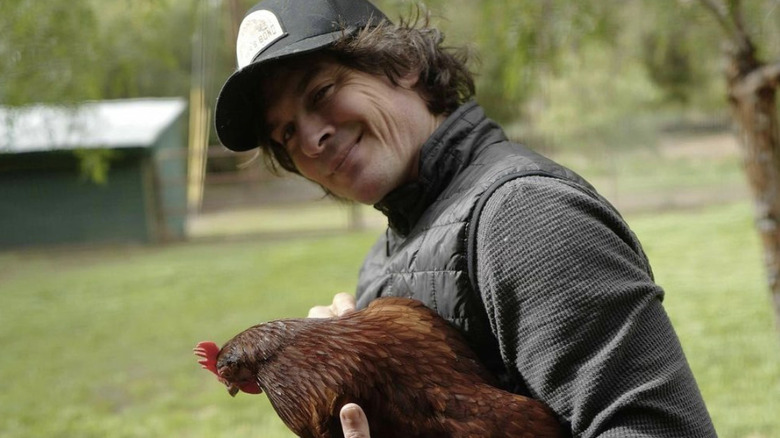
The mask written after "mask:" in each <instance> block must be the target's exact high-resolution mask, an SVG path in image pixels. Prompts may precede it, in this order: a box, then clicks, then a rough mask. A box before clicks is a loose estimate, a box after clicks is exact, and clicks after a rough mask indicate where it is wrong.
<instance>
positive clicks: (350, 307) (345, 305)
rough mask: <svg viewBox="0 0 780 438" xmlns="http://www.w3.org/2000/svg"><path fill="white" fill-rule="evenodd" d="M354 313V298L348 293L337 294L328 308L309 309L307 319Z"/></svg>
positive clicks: (316, 307)
mask: <svg viewBox="0 0 780 438" xmlns="http://www.w3.org/2000/svg"><path fill="white" fill-rule="evenodd" d="M354 311H355V297H354V296H353V295H350V294H348V293H344V292H342V293H338V294H336V296H334V297H333V303H331V305H330V306H315V307H312V308H311V309H309V318H331V317H334V316H342V315H346V314H347V313H350V312H354Z"/></svg>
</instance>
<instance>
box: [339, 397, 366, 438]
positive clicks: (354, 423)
mask: <svg viewBox="0 0 780 438" xmlns="http://www.w3.org/2000/svg"><path fill="white" fill-rule="evenodd" d="M340 416H341V427H342V429H344V438H369V437H370V435H369V433H368V418H366V414H365V413H363V409H361V408H360V406H358V405H356V404H354V403H347V404H346V405H344V407H342V408H341V413H340Z"/></svg>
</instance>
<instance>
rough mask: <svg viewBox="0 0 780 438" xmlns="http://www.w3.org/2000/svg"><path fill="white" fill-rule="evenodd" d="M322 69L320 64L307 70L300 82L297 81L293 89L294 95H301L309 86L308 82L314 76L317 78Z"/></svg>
mask: <svg viewBox="0 0 780 438" xmlns="http://www.w3.org/2000/svg"><path fill="white" fill-rule="evenodd" d="M323 69H324V67H323V65H322V63H317V64H314V66H312V68H310V69H308V70H307V71H306V73H304V74H303V76H301V80H300V81H298V85H297V86H296V87H295V92H296V93H303V92H304V91H306V87H308V86H309V82H311V81H312V79H314V77H315V76H317V75H318V74H319V73H320V72H321V71H322V70H323Z"/></svg>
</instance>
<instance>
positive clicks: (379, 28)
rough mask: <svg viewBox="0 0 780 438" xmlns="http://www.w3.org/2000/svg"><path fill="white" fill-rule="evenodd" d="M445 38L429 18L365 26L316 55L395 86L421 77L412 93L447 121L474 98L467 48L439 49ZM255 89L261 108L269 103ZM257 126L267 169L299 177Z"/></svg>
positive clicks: (301, 64)
mask: <svg viewBox="0 0 780 438" xmlns="http://www.w3.org/2000/svg"><path fill="white" fill-rule="evenodd" d="M443 42H444V34H443V33H442V32H441V31H439V30H438V29H436V28H434V27H432V26H430V21H429V17H428V15H427V14H426V15H422V16H421V15H420V14H418V15H417V17H416V18H414V19H412V20H400V21H399V23H398V24H392V23H390V22H387V21H385V22H382V23H380V24H378V25H375V26H372V25H369V26H366V27H364V28H362V29H360V30H358V31H356V32H354V33H352V34H350V35H345V37H344V38H342V39H340V40H339V41H337V42H335V43H334V44H333V45H331V46H329V47H327V48H325V49H322V50H321V51H319V52H317V53H322V54H325V55H330V56H333V57H334V58H335V59H336V60H338V61H339V62H341V63H343V64H344V65H346V66H347V67H350V68H353V69H355V70H359V71H362V72H365V73H369V74H374V75H384V76H386V77H387V78H388V79H389V80H390V81H391V82H392V83H393V84H396V85H397V84H398V83H399V80H400V79H401V78H403V77H405V76H406V75H408V74H409V73H411V72H415V71H419V80H418V82H417V85H416V89H417V91H418V93H420V96H421V97H422V98H423V99H424V100H425V101H426V103H427V106H428V109H429V110H430V111H431V112H432V113H433V114H435V115H441V114H444V115H448V114H450V113H452V112H453V111H455V109H456V108H458V107H459V106H460V105H461V104H463V103H465V102H466V101H468V100H469V99H471V98H472V97H473V96H474V92H475V90H474V76H473V74H472V72H471V71H470V70H469V68H468V66H467V64H468V62H469V60H470V58H471V54H470V53H469V51H468V50H467V49H466V48H451V47H445V46H443ZM307 59H308V57H307V56H306V55H303V56H302V57H292V58H287V59H284V60H281V61H278V62H276V63H274V64H273V65H272V66H269V68H266V69H264V70H265V71H264V72H263V77H264V78H263V79H262V80H261V81H259V83H266V84H267V83H274V80H275V79H277V78H279V77H282V76H283V75H285V74H286V72H289V71H290V70H292V69H296V68H306V67H308V65H307V64H306V62H307ZM261 88H262V87H259V86H258V93H260V95H259V96H258V101H259V102H268V101H273V97H272V96H269V95H267V93H268V91H266V92H265V93H264V92H263V90H262V89H261ZM259 119H260V121H259V123H258V126H257V132H258V142H259V144H260V149H261V150H262V151H263V155H264V158H265V162H266V165H267V166H268V168H269V169H271V170H272V171H274V172H275V173H278V167H281V168H283V169H285V170H287V171H290V172H293V173H299V172H298V170H297V169H296V167H295V164H294V163H293V161H292V158H290V156H289V155H288V154H287V152H286V151H285V149H284V147H283V146H282V145H280V144H278V143H276V142H274V141H273V140H271V138H270V135H269V132H268V129H267V127H266V126H265V122H264V121H263V120H262V119H263V117H260V118H259Z"/></svg>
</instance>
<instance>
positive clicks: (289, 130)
mask: <svg viewBox="0 0 780 438" xmlns="http://www.w3.org/2000/svg"><path fill="white" fill-rule="evenodd" d="M293 134H295V127H294V126H293V125H292V124H289V125H287V126H285V127H284V130H283V131H282V144H283V145H286V144H287V142H288V141H290V139H291V138H292V136H293Z"/></svg>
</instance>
